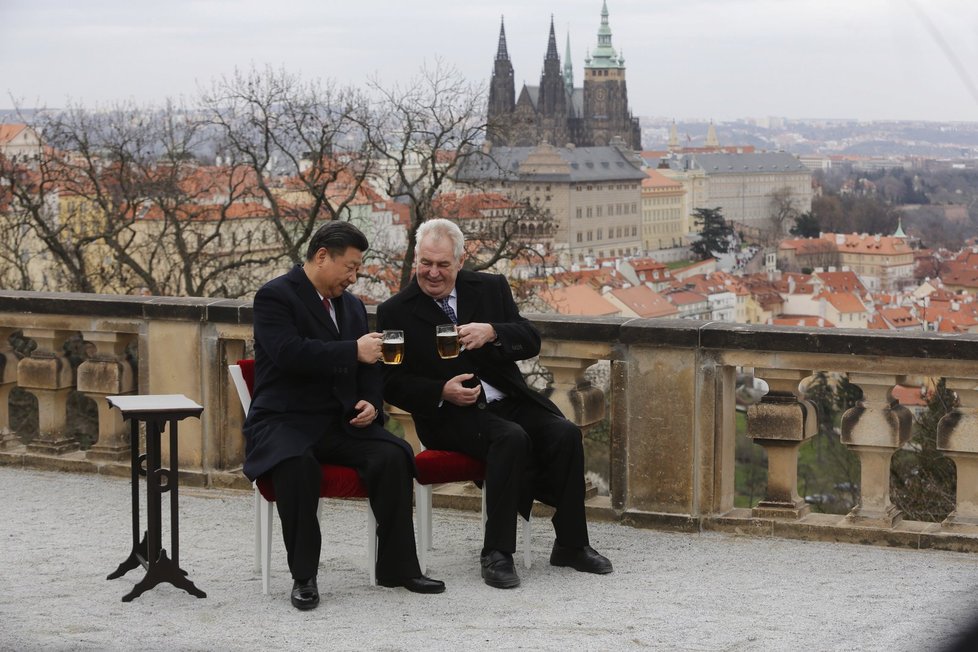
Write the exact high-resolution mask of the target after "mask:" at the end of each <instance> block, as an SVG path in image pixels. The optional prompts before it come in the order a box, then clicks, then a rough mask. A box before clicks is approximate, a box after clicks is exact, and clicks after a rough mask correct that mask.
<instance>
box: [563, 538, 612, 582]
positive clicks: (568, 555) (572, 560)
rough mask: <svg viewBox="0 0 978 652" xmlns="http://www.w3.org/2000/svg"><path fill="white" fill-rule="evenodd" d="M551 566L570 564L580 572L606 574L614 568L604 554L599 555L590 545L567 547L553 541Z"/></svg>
mask: <svg viewBox="0 0 978 652" xmlns="http://www.w3.org/2000/svg"><path fill="white" fill-rule="evenodd" d="M550 565H551V566H570V567H571V568H573V569H574V570H576V571H581V572H582V573H597V574H598V575H606V574H607V573H610V572H611V571H613V570H614V569H613V568H612V567H611V562H610V561H609V560H608V558H607V557H605V556H604V555H600V554H598V553H597V551H595V549H594V548H592V547H591V546H584V547H583V548H568V547H567V546H562V545H560V544H559V543H556V542H554V549H553V551H552V552H551V553H550Z"/></svg>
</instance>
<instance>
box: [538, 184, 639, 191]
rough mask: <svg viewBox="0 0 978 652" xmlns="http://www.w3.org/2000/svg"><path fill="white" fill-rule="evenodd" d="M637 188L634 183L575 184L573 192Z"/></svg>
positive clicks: (548, 187)
mask: <svg viewBox="0 0 978 652" xmlns="http://www.w3.org/2000/svg"><path fill="white" fill-rule="evenodd" d="M637 188H638V185H637V184H634V183H609V184H608V185H606V186H603V185H601V184H600V183H599V184H593V183H588V184H583V183H579V184H575V185H574V190H576V191H577V192H581V191H583V190H635V189H637ZM527 189H529V186H527ZM539 189H540V188H539V187H538V188H537V190H539ZM549 189H550V186H547V190H549Z"/></svg>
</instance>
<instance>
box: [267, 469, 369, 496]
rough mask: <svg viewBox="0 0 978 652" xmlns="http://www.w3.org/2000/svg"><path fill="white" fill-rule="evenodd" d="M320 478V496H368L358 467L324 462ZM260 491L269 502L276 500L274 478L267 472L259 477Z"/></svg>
mask: <svg viewBox="0 0 978 652" xmlns="http://www.w3.org/2000/svg"><path fill="white" fill-rule="evenodd" d="M322 470H323V474H322V476H321V478H320V480H319V497H320V498H366V497H367V488H366V487H365V486H364V484H363V483H362V482H360V476H359V475H358V474H357V472H356V469H353V468H351V467H349V466H337V465H336V464H323V465H322ZM258 491H260V492H261V495H262V496H263V497H264V498H265V500H267V501H268V502H270V503H271V502H275V487H274V486H273V485H272V478H271V477H270V476H269V475H268V474H265V475H263V476H261V477H260V478H258Z"/></svg>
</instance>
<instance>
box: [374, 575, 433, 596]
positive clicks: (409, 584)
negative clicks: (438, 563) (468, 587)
mask: <svg viewBox="0 0 978 652" xmlns="http://www.w3.org/2000/svg"><path fill="white" fill-rule="evenodd" d="M377 584H380V585H381V586H386V587H388V588H396V587H399V586H400V587H404V588H405V589H407V590H408V591H410V592H411V593H444V591H445V583H444V582H442V581H441V580H433V579H431V578H430V577H425V576H424V575H418V576H417V577H409V578H408V579H406V580H382V579H379V578H378V579H377Z"/></svg>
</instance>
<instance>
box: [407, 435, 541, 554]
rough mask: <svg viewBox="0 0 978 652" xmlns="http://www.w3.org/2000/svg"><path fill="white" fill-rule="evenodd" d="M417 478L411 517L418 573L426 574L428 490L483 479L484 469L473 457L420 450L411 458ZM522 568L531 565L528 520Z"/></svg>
mask: <svg viewBox="0 0 978 652" xmlns="http://www.w3.org/2000/svg"><path fill="white" fill-rule="evenodd" d="M414 462H415V466H416V467H417V469H418V477H417V478H416V479H415V482H414V513H415V520H416V521H417V529H418V562H419V563H420V564H421V572H422V573H425V572H427V570H428V553H429V552H430V551H431V550H432V548H433V545H432V526H431V512H432V508H431V499H432V486H433V485H436V484H442V483H446V482H462V481H466V480H471V481H481V480H484V479H485V474H486V465H485V463H483V462H482V461H480V460H477V459H476V458H474V457H470V456H468V455H465V454H464V453H457V452H455V451H443V450H423V451H421V452H420V453H418V454H417V455H416V456H415V458H414ZM520 520H521V521H522V522H523V566H525V567H526V568H529V567H530V565H531V563H532V556H531V554H530V535H531V532H530V520H529V519H527V520H525V521H523V520H522V519H520ZM485 527H486V488H485V486H483V487H482V528H483V530H485Z"/></svg>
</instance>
